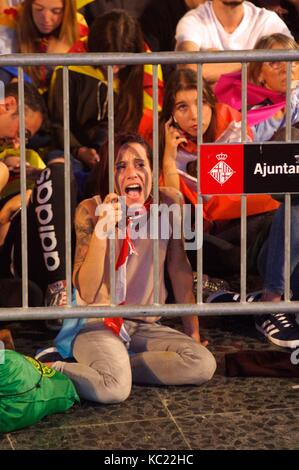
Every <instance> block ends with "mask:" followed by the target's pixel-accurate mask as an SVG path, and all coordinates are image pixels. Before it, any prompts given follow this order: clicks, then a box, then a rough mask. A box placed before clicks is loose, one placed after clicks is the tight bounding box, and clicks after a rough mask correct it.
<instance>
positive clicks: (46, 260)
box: [14, 160, 76, 305]
mask: <svg viewBox="0 0 299 470" xmlns="http://www.w3.org/2000/svg"><path fill="white" fill-rule="evenodd" d="M70 199H71V220H73V217H74V210H75V205H76V199H75V189H74V185H73V180H72V185H71V195H70ZM27 216H28V253H29V256H28V271H29V279H31V280H32V281H34V282H35V283H36V284H38V285H39V286H40V287H41V288H42V289H43V290H45V289H46V288H47V287H49V288H50V291H53V297H55V296H56V294H55V292H54V291H55V288H56V287H58V289H57V291H60V290H61V289H60V287H59V284H63V287H64V285H65V232H64V227H65V216H64V164H63V160H62V161H61V162H54V161H51V162H50V163H49V166H48V167H47V168H45V170H43V171H42V173H41V175H40V177H39V179H38V180H37V182H36V186H35V188H34V191H33V194H32V200H31V202H30V204H29V207H28V210H27ZM21 259H22V258H21V236H20V232H19V233H18V234H16V239H15V241H14V261H15V264H16V267H17V271H18V272H19V273H21ZM51 287H53V288H51ZM50 294H51V292H50ZM48 304H53V305H55V304H57V302H56V303H55V302H54V303H53V302H48Z"/></svg>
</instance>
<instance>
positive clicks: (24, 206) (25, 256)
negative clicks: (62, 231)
mask: <svg viewBox="0 0 299 470" xmlns="http://www.w3.org/2000/svg"><path fill="white" fill-rule="evenodd" d="M18 109H19V111H18V112H19V122H20V130H19V135H20V156H21V172H20V174H21V238H22V303H23V307H25V308H27V307H28V252H27V247H28V232H27V203H26V186H27V185H26V143H25V97H24V70H23V68H22V67H18Z"/></svg>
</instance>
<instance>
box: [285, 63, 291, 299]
mask: <svg viewBox="0 0 299 470" xmlns="http://www.w3.org/2000/svg"><path fill="white" fill-rule="evenodd" d="M291 79H292V63H291V62H288V63H287V90H286V134H285V139H286V142H290V141H291V140H292V134H291V132H292V128H291ZM290 242H291V196H290V194H286V195H285V218H284V280H285V282H284V300H285V301H289V300H290V269H291V268H290V266H291V249H290Z"/></svg>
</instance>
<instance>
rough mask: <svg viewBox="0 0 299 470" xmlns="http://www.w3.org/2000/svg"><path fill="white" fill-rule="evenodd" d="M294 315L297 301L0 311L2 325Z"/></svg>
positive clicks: (297, 309)
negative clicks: (76, 319)
mask: <svg viewBox="0 0 299 470" xmlns="http://www.w3.org/2000/svg"><path fill="white" fill-rule="evenodd" d="M282 311H283V312H284V313H297V312H299V301H296V302H285V301H281V302H258V303H252V302H251V303H250V302H247V303H246V302H227V303H210V304H165V305H159V306H156V305H141V306H136V305H121V306H119V307H115V306H113V307H109V305H105V306H103V307H99V306H92V307H91V306H80V307H79V306H76V307H60V308H59V307H31V308H21V307H19V308H6V309H0V315H1V314H2V313H5V317H3V319H5V321H15V320H18V321H19V320H24V321H25V320H49V319H54V318H60V319H62V318H96V317H98V318H102V317H103V318H105V317H109V318H110V317H119V316H122V317H131V318H132V317H136V316H138V317H142V316H156V315H157V314H159V315H163V316H166V317H175V316H183V315H192V314H196V315H199V316H200V317H207V316H224V315H231V316H240V315H257V314H258V315H261V314H267V313H268V314H269V313H280V312H282Z"/></svg>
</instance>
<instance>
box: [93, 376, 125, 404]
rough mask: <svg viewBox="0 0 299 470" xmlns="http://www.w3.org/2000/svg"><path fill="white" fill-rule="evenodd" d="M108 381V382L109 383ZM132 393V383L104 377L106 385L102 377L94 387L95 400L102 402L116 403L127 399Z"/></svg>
mask: <svg viewBox="0 0 299 470" xmlns="http://www.w3.org/2000/svg"><path fill="white" fill-rule="evenodd" d="M107 382H108V383H107ZM130 393H131V383H120V382H116V381H112V382H111V380H110V378H109V379H108V380H107V381H106V380H105V378H104V386H103V380H102V378H99V382H98V384H97V386H96V387H94V389H93V401H95V402H97V403H102V404H106V405H109V404H115V403H121V402H123V401H125V400H126V399H127V398H128V397H129V395H130Z"/></svg>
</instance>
